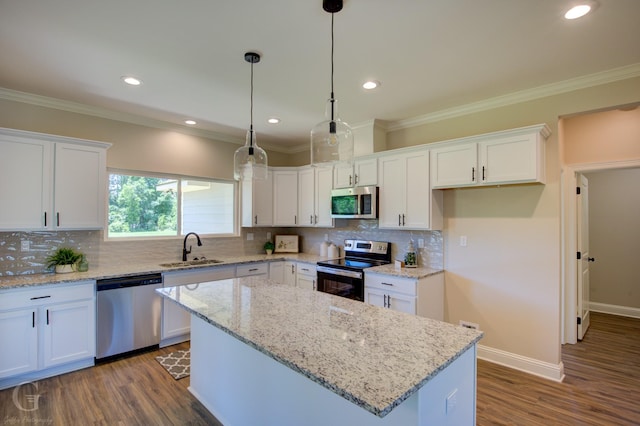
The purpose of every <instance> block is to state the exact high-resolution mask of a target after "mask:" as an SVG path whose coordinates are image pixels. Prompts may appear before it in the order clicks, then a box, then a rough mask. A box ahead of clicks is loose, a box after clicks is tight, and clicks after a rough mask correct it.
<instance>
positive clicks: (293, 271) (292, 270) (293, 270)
mask: <svg viewBox="0 0 640 426" xmlns="http://www.w3.org/2000/svg"><path fill="white" fill-rule="evenodd" d="M295 272H296V271H295V269H294V266H293V265H291V273H292V274H295Z"/></svg>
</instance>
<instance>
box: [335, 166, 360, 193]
mask: <svg viewBox="0 0 640 426" xmlns="http://www.w3.org/2000/svg"><path fill="white" fill-rule="evenodd" d="M354 185H355V184H354V182H353V166H352V165H351V164H339V165H336V166H335V167H334V169H333V187H334V188H351V187H352V186H354Z"/></svg>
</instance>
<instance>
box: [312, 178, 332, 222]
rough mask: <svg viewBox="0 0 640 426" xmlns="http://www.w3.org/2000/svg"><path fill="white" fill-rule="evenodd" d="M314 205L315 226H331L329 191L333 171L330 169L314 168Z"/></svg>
mask: <svg viewBox="0 0 640 426" xmlns="http://www.w3.org/2000/svg"><path fill="white" fill-rule="evenodd" d="M315 172H316V186H315V197H316V199H315V205H316V216H315V220H314V223H315V225H316V226H327V227H331V226H333V220H332V219H331V190H332V189H333V181H332V180H331V176H332V174H333V169H332V168H330V167H316V169H315Z"/></svg>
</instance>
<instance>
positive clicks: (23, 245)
mask: <svg viewBox="0 0 640 426" xmlns="http://www.w3.org/2000/svg"><path fill="white" fill-rule="evenodd" d="M29 250H31V241H29V240H22V241H20V251H29Z"/></svg>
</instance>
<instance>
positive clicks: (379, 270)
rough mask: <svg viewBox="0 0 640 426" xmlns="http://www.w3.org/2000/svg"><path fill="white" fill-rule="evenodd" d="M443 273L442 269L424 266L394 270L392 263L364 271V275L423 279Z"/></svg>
mask: <svg viewBox="0 0 640 426" xmlns="http://www.w3.org/2000/svg"><path fill="white" fill-rule="evenodd" d="M443 272H444V271H443V270H442V269H433V268H428V267H424V266H418V267H417V268H396V267H395V266H394V264H393V263H391V264H389V265H382V266H374V267H373V268H367V269H365V275H366V274H368V273H376V274H383V275H391V276H394V277H402V278H416V279H420V278H425V277H428V276H431V275H435V274H441V273H443Z"/></svg>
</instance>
